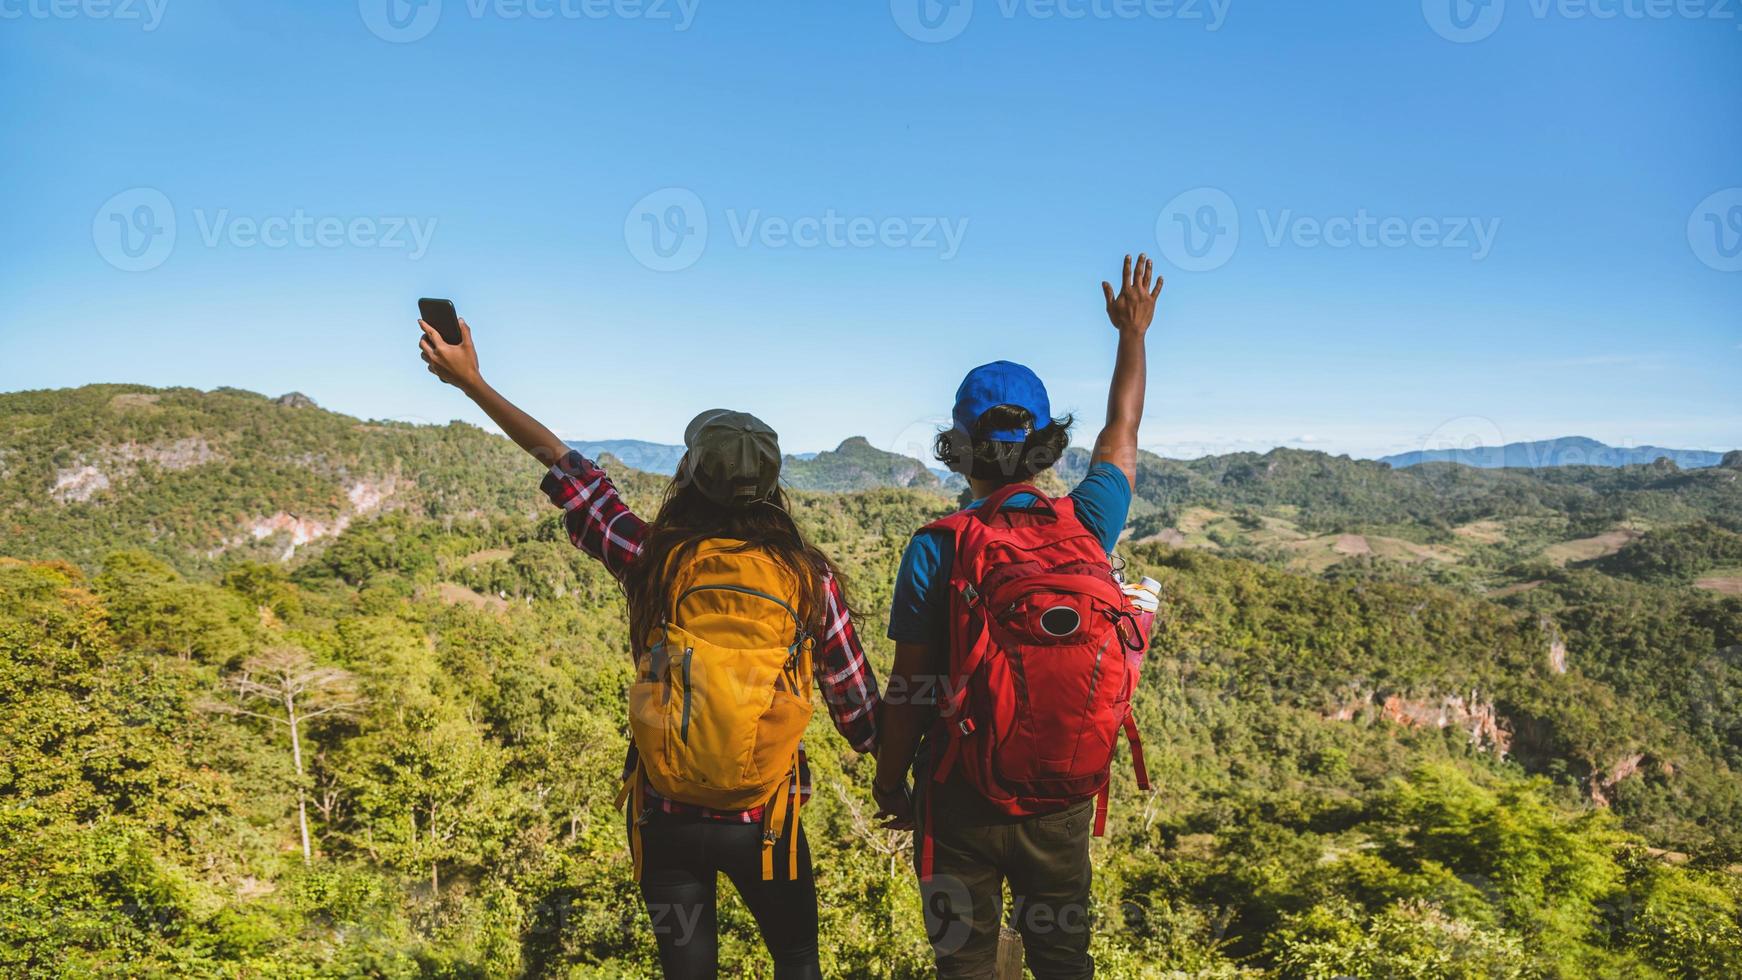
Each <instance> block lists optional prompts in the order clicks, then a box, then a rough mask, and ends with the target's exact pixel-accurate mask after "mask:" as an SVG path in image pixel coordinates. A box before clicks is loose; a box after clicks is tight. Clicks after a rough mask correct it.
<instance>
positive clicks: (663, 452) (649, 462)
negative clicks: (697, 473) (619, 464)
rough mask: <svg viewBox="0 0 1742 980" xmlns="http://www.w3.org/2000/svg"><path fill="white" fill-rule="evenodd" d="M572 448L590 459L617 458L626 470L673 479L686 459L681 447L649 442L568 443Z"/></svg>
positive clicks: (610, 440) (626, 440)
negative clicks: (607, 456)
mask: <svg viewBox="0 0 1742 980" xmlns="http://www.w3.org/2000/svg"><path fill="white" fill-rule="evenodd" d="M569 448H570V449H573V450H574V451H575V452H578V453H580V454H581V455H582V456H585V457H587V458H588V459H598V458H599V457H600V456H606V455H610V456H615V457H617V458H618V459H620V460H622V461H623V464H624V465H625V466H631V467H634V468H635V469H638V470H642V471H644V472H647V473H662V474H664V475H666V476H671V475H673V474H675V473H676V472H677V464H678V462H679V461H680V460H682V459H683V453H684V449H683V447H682V446H671V445H667V444H665V443H663V442H647V441H646V440H643V439H599V440H596V441H593V442H577V441H575V440H572V439H571V440H569Z"/></svg>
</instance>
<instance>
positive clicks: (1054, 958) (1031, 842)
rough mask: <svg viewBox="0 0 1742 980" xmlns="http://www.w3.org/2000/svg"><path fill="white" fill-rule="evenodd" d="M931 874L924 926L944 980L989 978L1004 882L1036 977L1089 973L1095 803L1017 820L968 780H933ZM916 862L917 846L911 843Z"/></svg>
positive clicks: (1072, 978)
mask: <svg viewBox="0 0 1742 980" xmlns="http://www.w3.org/2000/svg"><path fill="white" fill-rule="evenodd" d="M928 789H929V790H930V791H931V792H933V793H935V794H936V800H935V801H934V802H935V805H936V807H937V809H936V811H935V815H934V817H933V826H932V832H933V835H934V839H933V842H932V880H931V881H930V882H921V883H920V895H921V897H922V898H923V900H924V902H925V924H926V933H927V936H928V938H929V939H930V940H931V944H932V953H933V954H934V955H935V956H936V958H937V967H938V976H939V977H940V978H943V980H957V978H962V980H966V978H974V980H980V978H987V977H991V976H992V969H993V966H994V965H995V963H996V960H997V956H998V932H999V928H1000V923H1001V920H1002V919H1003V917H1004V887H1003V886H1004V882H1006V881H1008V882H1009V883H1010V895H1011V905H1010V924H1011V925H1013V926H1015V927H1016V929H1017V931H1019V932H1021V933H1022V945H1023V952H1024V956H1025V958H1026V960H1027V963H1028V969H1029V970H1030V971H1032V972H1033V973H1034V975H1035V977H1037V978H1038V980H1077V978H1082V977H1093V976H1094V975H1095V961H1094V960H1093V959H1092V958H1091V957H1090V956H1089V926H1090V923H1089V882H1090V877H1091V868H1090V866H1089V836H1090V832H1091V830H1092V829H1093V828H1092V826H1091V824H1092V823H1093V821H1094V816H1095V801H1094V800H1085V801H1083V802H1081V803H1078V804H1076V805H1074V806H1072V807H1070V808H1069V809H1067V810H1062V811H1060V812H1058V813H1050V814H1046V815H1044V816H1039V817H1027V818H1023V819H1016V820H1013V819H1011V818H1009V817H1006V816H1002V815H996V814H990V813H987V812H986V804H985V802H984V801H983V800H980V799H979V798H978V797H977V796H975V795H974V793H973V790H972V789H969V788H968V787H966V786H963V785H959V784H955V783H947V784H945V785H943V786H931V787H928ZM915 854H916V862H917V854H918V849H917V848H915Z"/></svg>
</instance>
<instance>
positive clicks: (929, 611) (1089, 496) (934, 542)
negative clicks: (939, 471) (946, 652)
mask: <svg viewBox="0 0 1742 980" xmlns="http://www.w3.org/2000/svg"><path fill="white" fill-rule="evenodd" d="M1033 500H1034V498H1033V497H1031V496H1029V495H1027V494H1022V495H1020V496H1017V497H1014V498H1012V501H1011V502H1012V503H1013V504H1014V505H1016V506H1018V507H1020V506H1022V505H1023V504H1024V503H1028V502H1032V501H1033ZM1071 500H1072V501H1073V502H1074V503H1075V504H1076V509H1077V520H1079V521H1081V522H1082V524H1083V527H1085V528H1087V529H1088V531H1089V533H1090V534H1093V535H1094V536H1095V537H1097V538H1100V539H1101V546H1102V547H1103V548H1105V549H1107V553H1108V554H1112V553H1113V548H1114V546H1115V545H1117V544H1118V543H1119V532H1120V531H1123V530H1124V529H1125V516H1126V515H1127V514H1128V513H1130V511H1131V484H1130V483H1129V482H1128V481H1126V479H1125V471H1124V470H1121V469H1120V468H1119V467H1117V466H1115V465H1113V464H1112V463H1107V462H1101V463H1096V464H1094V465H1093V466H1091V467H1089V472H1088V474H1087V475H1086V476H1084V477H1083V482H1082V483H1079V484H1077V488H1076V489H1075V490H1072V491H1071ZM980 503H981V502H980V501H978V500H976V501H974V502H973V503H971V504H969V505H968V506H969V507H978V506H980ZM955 547H956V542H955V539H954V537H953V536H951V535H950V534H949V533H947V532H942V531H921V532H920V533H918V534H916V535H914V536H913V540H912V541H910V542H908V544H907V551H905V552H904V553H903V554H902V556H901V571H900V572H899V573H897V575H896V577H895V600H894V602H893V603H891V605H890V609H889V638H890V639H891V640H894V641H895V642H897V643H924V644H927V645H929V646H931V647H932V648H933V649H937V650H942V649H947V648H948V647H949V642H950V639H949V637H950V634H949V615H950V565H951V563H952V562H954V561H955V557H956V556H955Z"/></svg>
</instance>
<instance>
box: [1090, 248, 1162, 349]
mask: <svg viewBox="0 0 1742 980" xmlns="http://www.w3.org/2000/svg"><path fill="white" fill-rule="evenodd" d="M1154 272H1155V262H1154V261H1153V260H1151V259H1150V258H1149V257H1148V256H1146V255H1143V254H1141V253H1139V254H1138V256H1137V268H1136V269H1135V270H1133V269H1132V267H1131V256H1129V255H1127V256H1125V272H1124V274H1123V275H1121V276H1120V279H1119V295H1118V296H1114V295H1113V284H1112V283H1110V282H1103V283H1101V292H1102V293H1104V294H1106V297H1107V319H1109V320H1112V321H1113V326H1115V327H1117V328H1118V329H1119V332H1120V333H1126V332H1128V331H1130V332H1134V333H1137V334H1138V335H1142V334H1143V333H1144V331H1146V330H1148V329H1149V321H1151V320H1153V319H1154V318H1155V301H1156V299H1157V298H1158V297H1160V296H1161V284H1162V278H1161V277H1160V276H1156V277H1155V288H1154V289H1151V288H1150V286H1149V277H1150V275H1151V274H1152V273H1154Z"/></svg>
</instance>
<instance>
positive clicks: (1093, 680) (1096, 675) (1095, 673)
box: [1084, 632, 1119, 710]
mask: <svg viewBox="0 0 1742 980" xmlns="http://www.w3.org/2000/svg"><path fill="white" fill-rule="evenodd" d="M1113 635H1114V636H1118V635H1119V634H1118V633H1117V632H1115V633H1114V634H1113ZM1112 642H1113V641H1112V639H1111V638H1109V639H1108V640H1106V641H1105V642H1103V643H1102V644H1101V646H1100V647H1099V648H1098V649H1096V651H1095V667H1094V669H1093V670H1091V671H1089V701H1088V704H1087V705H1085V707H1084V710H1087V709H1088V708H1092V707H1094V705H1095V688H1096V687H1098V686H1100V683H1101V658H1102V657H1103V656H1105V655H1106V653H1107V646H1108V645H1109V644H1111V643H1112Z"/></svg>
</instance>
